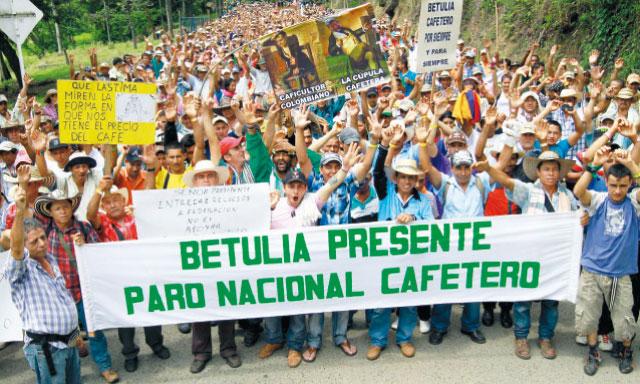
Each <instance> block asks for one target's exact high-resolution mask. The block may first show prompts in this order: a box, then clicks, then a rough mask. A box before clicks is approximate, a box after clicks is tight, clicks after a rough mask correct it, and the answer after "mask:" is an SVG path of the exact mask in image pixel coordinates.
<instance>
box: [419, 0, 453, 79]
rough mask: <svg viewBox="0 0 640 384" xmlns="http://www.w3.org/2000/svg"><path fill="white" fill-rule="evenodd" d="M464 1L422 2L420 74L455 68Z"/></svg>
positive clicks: (432, 0) (437, 0)
mask: <svg viewBox="0 0 640 384" xmlns="http://www.w3.org/2000/svg"><path fill="white" fill-rule="evenodd" d="M462 4H463V0H455V1H439V0H422V5H421V6H420V21H419V24H418V36H417V37H418V47H417V48H416V49H417V51H418V65H417V69H418V72H419V73H426V72H433V71H436V70H442V69H449V68H453V67H455V65H456V43H457V42H458V36H459V35H460V22H461V20H462Z"/></svg>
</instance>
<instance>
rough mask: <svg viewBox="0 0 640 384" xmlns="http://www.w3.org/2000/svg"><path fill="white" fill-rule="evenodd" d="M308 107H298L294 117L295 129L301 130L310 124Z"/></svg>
mask: <svg viewBox="0 0 640 384" xmlns="http://www.w3.org/2000/svg"><path fill="white" fill-rule="evenodd" d="M309 113H310V111H309V106H303V107H300V109H299V110H298V113H297V114H296V115H295V116H294V119H293V125H294V126H295V128H296V129H302V128H304V127H306V126H307V125H309V124H311V121H310V120H309Z"/></svg>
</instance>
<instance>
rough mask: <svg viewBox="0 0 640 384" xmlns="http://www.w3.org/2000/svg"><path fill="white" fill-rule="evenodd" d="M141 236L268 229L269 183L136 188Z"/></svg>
mask: <svg viewBox="0 0 640 384" xmlns="http://www.w3.org/2000/svg"><path fill="white" fill-rule="evenodd" d="M133 205H134V208H135V216H136V226H137V228H138V238H140V239H150V238H154V237H169V236H171V237H180V236H193V235H211V234H220V233H229V232H234V233H244V232H248V231H252V232H259V231H267V230H269V228H270V226H271V210H270V208H269V185H268V184H267V183H258V184H238V185H227V186H220V187H204V188H185V189H156V190H146V191H133Z"/></svg>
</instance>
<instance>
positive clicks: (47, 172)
mask: <svg viewBox="0 0 640 384" xmlns="http://www.w3.org/2000/svg"><path fill="white" fill-rule="evenodd" d="M331 13H332V11H331V10H328V9H325V8H324V7H323V6H316V5H307V6H305V7H303V8H300V7H298V6H297V5H296V4H293V5H284V4H283V5H282V6H276V5H274V4H269V3H255V4H248V5H238V6H237V7H235V8H234V9H232V10H231V12H229V13H228V14H226V15H225V16H223V17H221V18H219V19H216V20H214V21H212V22H210V23H208V24H205V25H203V26H201V27H199V28H198V29H197V30H195V31H194V32H186V31H180V32H179V33H176V34H175V35H171V34H169V33H166V34H162V35H161V36H160V39H159V41H158V42H156V43H154V42H152V40H146V41H145V48H144V51H143V52H142V53H141V54H127V55H124V56H123V57H116V58H110V60H109V62H102V63H100V61H99V60H98V55H99V54H100V53H99V52H97V51H96V50H92V51H90V52H89V58H88V60H87V61H89V64H88V65H87V63H86V62H85V60H83V59H82V58H79V57H70V61H71V65H70V70H69V75H70V77H71V78H72V79H75V80H88V81H132V82H144V83H152V84H156V85H157V89H158V92H157V95H156V97H157V112H156V143H155V144H154V145H145V146H126V145H100V146H98V145H70V144H66V143H64V142H62V141H61V140H60V138H59V135H58V124H59V115H58V104H57V93H56V90H55V89H51V90H49V91H48V92H47V93H46V96H45V97H44V99H43V100H40V101H39V100H37V99H36V97H34V96H33V95H32V94H31V93H30V88H29V86H30V84H31V82H32V80H31V78H30V77H29V75H25V76H24V79H23V84H24V85H23V87H22V89H21V90H20V93H19V94H18V95H17V99H16V100H15V103H10V102H13V99H12V98H10V96H11V95H9V97H7V96H5V95H0V134H1V135H2V136H1V137H0V140H2V142H0V158H1V160H2V165H1V167H2V179H1V190H2V220H1V230H2V237H1V238H0V242H1V244H2V246H3V248H4V249H7V250H10V253H11V256H12V257H10V258H9V259H8V261H7V263H6V265H4V266H2V269H1V270H2V274H3V276H4V277H5V278H6V279H7V280H8V281H9V282H10V285H11V290H12V292H11V294H12V300H13V302H14V304H15V305H16V307H17V308H18V311H19V312H20V316H21V319H22V323H23V327H24V331H25V336H24V353H25V356H26V359H27V362H28V364H29V367H30V368H31V369H32V370H33V371H34V374H35V376H36V377H37V382H39V383H78V382H80V364H81V359H80V358H81V357H85V356H88V355H90V356H91V359H93V361H94V363H95V364H96V365H97V367H98V369H99V371H100V372H101V375H102V377H103V378H104V380H105V381H106V382H108V383H113V382H116V381H118V380H119V374H118V373H117V372H116V370H115V369H114V368H115V367H114V366H113V364H112V362H111V356H110V353H111V352H110V348H109V347H111V351H113V349H114V346H108V345H107V339H106V338H105V335H104V334H103V332H100V331H98V332H95V333H93V332H92V333H88V334H86V332H83V330H84V329H86V328H85V316H84V308H83V300H82V290H81V287H80V282H79V276H78V269H77V263H76V259H75V255H74V243H75V244H80V245H81V244H84V243H95V242H108V241H123V240H132V239H136V238H137V232H136V225H135V215H134V213H133V209H132V207H131V204H132V191H133V190H144V189H173V188H200V187H207V186H216V185H227V184H244V183H268V184H269V186H270V189H271V193H270V196H269V197H270V201H271V227H272V228H274V229H276V228H298V227H305V226H316V225H321V226H322V225H334V224H348V223H364V222H373V221H395V222H397V223H401V224H409V223H411V222H413V221H416V220H437V219H450V218H467V217H478V216H496V215H518V214H523V215H537V214H545V213H550V212H570V211H577V210H581V211H583V219H582V224H583V225H584V227H585V235H584V236H585V237H584V246H583V251H582V259H581V272H580V282H579V288H578V301H577V305H576V308H575V328H576V342H578V343H580V344H583V345H585V346H586V349H585V355H586V359H585V363H584V372H585V373H586V374H588V375H593V374H595V373H596V371H597V370H598V366H599V364H600V362H601V360H602V358H603V354H602V351H611V354H612V356H613V358H615V359H617V361H618V364H619V370H620V372H622V373H629V372H631V371H632V370H633V349H632V340H633V339H634V335H635V330H636V321H637V319H638V310H639V308H640V275H638V261H639V259H638V230H639V226H638V218H639V215H640V195H639V194H638V193H639V191H640V190H638V189H633V188H634V186H635V185H636V182H638V180H640V166H639V165H638V164H639V163H640V145H638V144H637V141H638V129H639V128H640V116H639V114H638V113H639V108H640V102H639V100H640V92H639V90H640V75H639V74H637V73H631V74H630V75H628V76H627V78H626V79H623V78H620V77H619V73H620V72H621V71H623V70H624V67H625V63H624V62H623V60H621V59H618V60H616V62H615V65H614V67H613V69H612V71H611V72H610V73H607V71H605V69H604V68H603V67H602V66H601V65H600V64H599V61H598V59H599V53H598V51H593V52H591V54H590V55H589V57H588V64H589V67H587V68H583V66H582V65H581V64H580V61H579V60H578V59H577V58H573V57H563V56H562V55H561V53H560V52H561V50H560V49H559V47H557V46H553V47H552V48H551V51H550V52H549V53H548V54H546V55H543V53H542V52H540V47H539V46H538V45H537V44H532V45H531V46H530V47H528V49H527V50H526V55H525V56H524V57H523V58H521V60H510V59H508V58H504V57H502V56H501V55H500V52H498V51H497V50H496V49H495V47H494V46H492V44H491V41H488V40H487V41H485V42H484V43H483V47H481V49H476V48H473V47H467V46H466V45H465V42H464V41H462V40H460V41H458V51H457V57H458V60H457V63H456V65H455V67H453V68H450V69H448V70H444V71H438V72H434V73H431V74H425V75H423V74H417V73H416V72H415V64H416V63H415V61H416V45H415V44H416V43H415V41H416V39H415V36H413V35H412V30H413V28H412V26H411V24H410V23H408V22H407V21H401V20H397V16H394V15H392V16H394V18H392V19H390V18H389V17H388V16H387V15H383V16H382V17H380V18H379V19H378V20H377V21H376V22H375V23H373V28H374V30H375V32H376V35H377V42H378V44H379V48H380V51H381V52H382V53H383V55H384V57H385V59H386V61H387V66H388V68H389V71H390V79H389V81H388V82H385V83H383V84H380V85H378V86H376V87H372V88H369V89H364V90H362V91H360V92H355V93H350V94H345V95H342V96H339V97H335V98H332V99H329V100H322V101H318V102H315V103H313V104H310V105H305V106H303V107H300V108H297V109H293V110H284V109H281V107H280V106H279V105H278V103H277V102H276V97H275V95H274V91H273V87H272V84H271V80H270V77H269V74H268V72H267V68H266V67H265V60H264V58H263V57H261V55H260V52H259V51H258V50H255V49H253V48H250V49H241V47H243V46H245V44H247V43H249V42H251V41H253V40H255V39H257V38H258V37H260V36H262V35H264V34H267V33H272V32H276V31H279V30H281V29H283V28H285V27H288V26H291V25H294V24H296V23H299V22H301V21H304V20H308V19H312V18H313V19H322V20H325V19H326V18H327V17H328V16H330V15H331ZM292 65H293V66H295V65H300V67H299V68H297V69H298V72H297V73H299V74H300V75H301V76H303V75H304V74H305V73H306V72H305V71H306V69H305V67H304V63H297V64H296V63H295V62H294V63H292ZM293 69H294V70H295V69H296V68H293ZM291 73H296V72H295V71H294V72H291ZM605 79H608V80H607V81H605ZM133 208H135V207H133ZM551 217H553V216H551ZM540 241H545V240H544V239H540ZM514 242H517V239H514ZM538 303H539V305H540V306H541V312H540V317H539V319H537V320H538V322H539V328H538V333H537V335H536V336H535V337H534V338H535V340H536V342H537V344H538V345H539V346H540V352H541V354H542V356H543V357H544V358H546V359H554V358H555V357H556V355H557V351H556V348H555V346H554V331H555V328H556V324H557V322H558V302H557V301H553V300H542V301H540V302H516V303H508V302H504V303H503V302H501V303H466V304H464V310H463V313H462V319H461V324H462V328H461V329H460V331H461V332H462V333H463V334H465V335H467V336H468V337H469V339H470V340H471V341H472V342H474V343H480V344H482V343H485V342H486V338H485V336H484V335H483V332H482V330H481V327H482V326H483V325H484V326H486V327H488V326H492V325H493V324H494V322H495V317H494V310H495V308H496V305H499V307H500V311H499V323H500V324H501V326H502V327H504V328H512V329H513V334H514V353H515V356H517V357H518V358H521V359H530V358H531V349H530V344H529V341H528V338H529V331H530V328H531V324H532V320H536V319H532V318H531V317H532V316H531V307H532V305H538ZM451 314H452V304H438V305H433V306H431V305H427V303H425V305H424V306H419V307H402V308H395V309H393V308H371V309H368V310H366V319H367V324H368V333H369V338H370V344H369V347H368V349H367V351H366V353H365V355H366V358H367V359H369V360H376V359H378V358H379V357H380V355H381V353H382V351H383V350H384V349H385V348H386V347H387V346H388V343H389V338H388V335H389V332H390V329H393V330H395V339H394V340H395V343H396V344H397V345H398V347H399V352H400V353H401V354H402V355H403V356H406V357H412V356H414V354H415V353H416V349H415V347H414V345H413V343H412V337H414V331H415V329H416V327H418V330H419V332H420V333H422V334H427V333H428V334H429V336H428V340H429V342H430V343H431V344H433V345H438V344H441V343H442V342H443V341H444V340H445V338H446V335H447V332H448V331H449V326H450V321H451ZM352 317H353V312H349V311H343V312H334V313H332V315H331V321H332V323H333V324H332V327H331V329H332V333H333V334H332V341H333V343H334V344H335V345H336V346H337V347H338V348H340V349H341V350H342V351H343V352H344V353H345V355H346V356H354V355H356V354H357V348H356V346H355V345H354V344H353V343H351V342H350V340H349V337H348V331H349V328H350V323H351V320H352ZM324 319H325V316H324V314H311V315H295V316H288V317H282V318H281V317H277V318H265V319H244V320H242V319H238V320H236V321H222V322H218V323H217V328H218V334H219V340H220V355H221V356H222V357H223V358H224V359H225V361H226V362H227V364H228V365H230V366H231V367H234V368H235V367H239V366H241V364H242V360H241V357H240V356H239V354H238V352H237V348H236V344H235V341H234V333H235V330H236V323H237V326H239V327H241V328H242V329H244V335H245V336H244V340H243V342H244V345H245V346H247V347H251V346H254V345H255V344H257V343H258V342H259V341H260V340H261V345H260V346H259V348H257V350H256V353H257V354H258V355H259V357H260V358H263V359H266V358H268V357H270V356H271V355H272V354H273V353H274V352H275V351H277V350H279V349H282V348H285V347H286V348H287V349H288V355H287V364H288V366H289V367H292V368H294V367H297V366H299V365H300V364H301V362H302V361H303V360H304V361H306V362H312V361H314V360H315V359H316V357H317V356H318V351H319V349H320V348H321V346H322V337H323V334H322V333H323V329H324V326H323V323H324ZM211 326H212V324H211V322H201V323H194V324H179V325H178V328H179V329H180V331H181V332H182V333H185V334H187V333H191V338H192V344H191V345H192V347H191V348H192V353H193V362H192V364H191V367H190V371H191V372H192V373H194V374H197V373H199V372H201V371H202V370H203V369H204V367H205V366H206V364H207V362H208V361H209V360H210V359H211V356H212V339H211ZM144 334H145V342H146V343H147V344H148V345H149V347H150V348H151V349H152V351H153V353H154V354H155V355H156V356H157V357H158V358H160V359H170V358H171V357H170V356H171V353H170V351H169V349H168V348H167V347H166V346H164V344H163V336H162V328H161V327H160V326H152V327H145V328H144ZM118 336H119V339H120V342H121V344H122V346H121V347H122V353H123V355H124V356H125V362H124V367H123V368H124V370H126V371H127V372H132V371H135V370H136V369H137V366H138V358H137V355H138V352H139V347H138V346H137V345H136V343H135V340H134V336H135V330H134V329H132V328H127V329H119V330H118ZM118 348H119V347H118Z"/></svg>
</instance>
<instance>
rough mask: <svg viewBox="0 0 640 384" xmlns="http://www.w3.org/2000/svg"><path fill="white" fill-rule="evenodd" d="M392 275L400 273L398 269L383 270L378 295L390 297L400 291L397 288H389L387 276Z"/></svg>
mask: <svg viewBox="0 0 640 384" xmlns="http://www.w3.org/2000/svg"><path fill="white" fill-rule="evenodd" d="M392 273H393V274H395V273H400V268H398V267H393V268H385V269H383V270H382V286H381V287H380V293H382V294H383V295H391V294H394V293H398V292H400V289H398V288H391V287H389V275H391V274H392Z"/></svg>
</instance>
